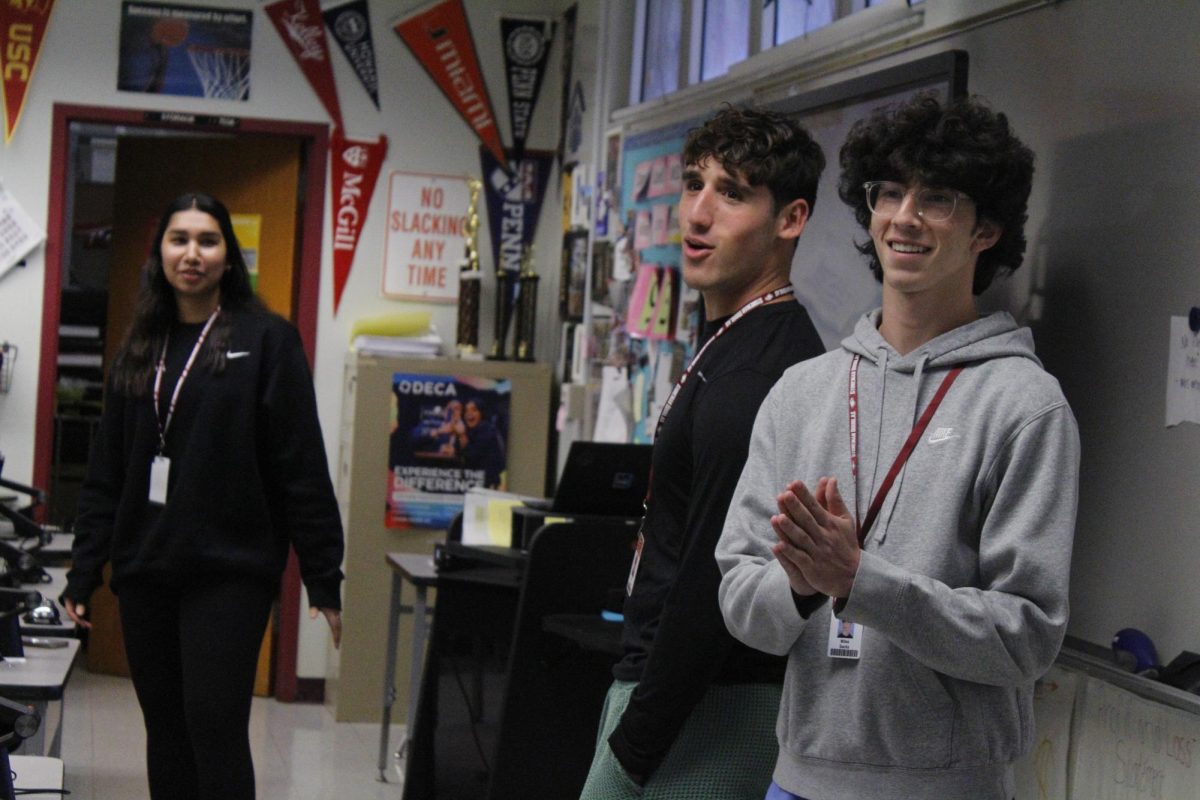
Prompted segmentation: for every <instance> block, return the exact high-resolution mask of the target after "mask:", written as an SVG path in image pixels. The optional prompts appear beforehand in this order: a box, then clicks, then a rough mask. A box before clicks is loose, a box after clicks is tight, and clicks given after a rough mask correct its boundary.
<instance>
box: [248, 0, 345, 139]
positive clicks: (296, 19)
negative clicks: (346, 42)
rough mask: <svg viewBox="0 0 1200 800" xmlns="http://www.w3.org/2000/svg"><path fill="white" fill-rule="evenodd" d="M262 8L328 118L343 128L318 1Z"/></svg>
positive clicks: (288, 0)
mask: <svg viewBox="0 0 1200 800" xmlns="http://www.w3.org/2000/svg"><path fill="white" fill-rule="evenodd" d="M263 11H266V12H267V17H268V18H269V19H270V20H271V24H273V25H274V26H275V30H277V31H279V36H280V38H282V39H283V43H284V44H285V45H287V48H288V51H289V52H291V54H292V57H293V58H294V59H296V63H297V64H298V65H299V66H300V70H301V71H302V72H303V73H304V76H305V77H306V78H308V83H309V85H310V86H312V88H313V91H314V92H316V93H317V98H318V99H319V100H320V101H321V105H323V106H325V111H326V112H327V113H328V114H329V118H330V119H332V120H333V123H334V124H335V125H336V126H337V127H338V128H339V129H343V128H345V125H343V124H342V108H341V106H340V105H339V103H338V96H337V86H336V85H335V84H334V82H333V65H332V64H331V63H330V61H329V44H328V42H327V41H326V40H325V26H324V25H323V24H322V17H321V6H320V4H319V3H318V0H278V2H275V3H268V4H267V5H265V6H263Z"/></svg>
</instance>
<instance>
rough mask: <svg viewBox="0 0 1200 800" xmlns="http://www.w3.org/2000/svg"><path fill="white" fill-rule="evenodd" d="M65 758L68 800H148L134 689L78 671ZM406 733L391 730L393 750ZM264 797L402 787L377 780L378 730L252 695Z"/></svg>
mask: <svg viewBox="0 0 1200 800" xmlns="http://www.w3.org/2000/svg"><path fill="white" fill-rule="evenodd" d="M64 713H65V720H64V723H65V726H64V728H63V744H62V757H63V762H64V764H65V767H66V780H65V784H66V788H67V789H70V790H71V800H147V798H148V797H149V792H148V790H147V788H146V770H145V764H144V758H145V732H144V730H143V728H142V718H141V711H140V710H139V709H138V705H137V698H136V697H135V696H134V693H133V684H131V683H130V682H129V680H127V679H125V678H115V677H111V676H108V675H94V674H92V673H90V672H88V671H87V668H86V667H83V666H81V665H80V666H77V667H76V669H75V672H74V673H73V674H72V675H71V680H70V682H69V683H68V684H67V690H66V697H65V705H64ZM402 731H403V726H402V725H394V726H393V727H392V733H391V739H390V748H389V749H390V750H391V751H392V752H395V747H396V745H397V744H398V742H399V740H400V734H401V732H402ZM250 746H251V748H252V750H253V753H254V766H255V772H256V775H257V783H258V796H259V798H262V800H329V798H331V797H347V798H355V800H399V798H400V795H401V786H400V784H399V782H398V778H397V776H396V771H395V769H394V768H392V767H391V765H389V771H388V780H389V781H391V782H390V783H379V782H378V781H377V780H376V778H377V777H378V771H377V770H376V766H375V765H376V759H377V758H378V754H379V725H378V724H372V723H362V724H356V723H337V722H334V719H333V714H332V713H331V712H330V711H329V710H328V709H326V708H325V707H324V706H322V705H315V704H306V703H280V702H278V701H276V700H273V699H267V698H260V697H256V698H254V703H253V708H252V710H251V712H250Z"/></svg>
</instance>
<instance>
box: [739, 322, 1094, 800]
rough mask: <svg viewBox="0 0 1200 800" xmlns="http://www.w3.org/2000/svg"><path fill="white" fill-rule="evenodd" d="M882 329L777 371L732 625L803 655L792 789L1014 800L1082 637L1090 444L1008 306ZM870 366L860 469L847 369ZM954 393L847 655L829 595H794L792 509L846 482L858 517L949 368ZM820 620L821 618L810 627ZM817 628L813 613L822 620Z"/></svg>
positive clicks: (889, 533) (872, 325)
mask: <svg viewBox="0 0 1200 800" xmlns="http://www.w3.org/2000/svg"><path fill="white" fill-rule="evenodd" d="M879 317H880V312H879V311H875V312H872V313H870V314H867V315H865V316H864V317H863V318H862V319H861V320H860V321H859V323H858V325H857V327H856V328H855V331H854V335H853V336H850V337H847V338H846V339H845V340H844V341H843V342H842V349H841V350H834V351H831V352H829V353H826V354H825V355H823V356H820V357H818V358H815V359H812V360H809V361H805V362H802V363H800V364H798V365H796V366H794V367H792V368H791V369H789V370H788V371H787V372H785V373H784V375H783V377H782V378H780V380H779V382H778V383H777V384H776V385H775V387H774V388H773V389H772V390H771V392H770V394H768V396H767V398H766V400H765V401H764V402H763V404H762V407H761V408H760V410H759V413H758V417H757V419H756V422H755V425H754V434H753V438H752V439H751V444H750V452H749V456H748V457H747V460H746V465H745V468H744V470H743V471H742V476H741V479H740V481H739V483H738V487H737V489H736V491H735V493H734V497H733V502H732V503H731V504H730V507H729V513H728V516H727V517H726V521H725V528H724V531H723V533H722V536H721V540H720V543H719V544H718V546H717V550H716V557H717V562H718V564H719V566H720V568H721V572H722V574H723V578H722V581H721V588H720V603H721V610H722V613H723V614H724V617H725V623H726V625H727V626H728V627H729V630H730V632H731V633H732V634H733V635H734V636H735V637H737V638H738V639H740V640H741V641H743V642H745V643H746V644H748V645H750V646H752V647H756V648H758V649H760V650H764V651H766V652H769V653H778V654H788V655H789V661H788V669H787V677H786V680H785V683H784V697H783V702H782V705H781V708H780V713H779V720H778V723H777V734H778V737H779V745H780V752H779V758H778V762H777V764H776V768H775V780H776V781H777V782H778V783H779V784H780V785H781V786H783V787H784V788H786V789H788V790H789V791H792V792H794V793H797V794H799V795H801V796H803V797H806V798H808V799H809V800H840V799H841V798H846V799H847V800H849V799H851V798H853V800H919V798H930V799H931V800H932V799H933V798H936V799H937V800H950V799H952V798H963V800H968V799H969V800H991V798H996V800H1008V799H1009V798H1011V797H1012V796H1013V791H1012V776H1011V765H1012V762H1013V761H1014V760H1015V759H1016V758H1018V757H1019V756H1021V755H1022V754H1024V753H1025V752H1027V751H1028V750H1029V748H1030V745H1031V740H1032V736H1033V711H1032V698H1033V684H1034V681H1035V680H1036V679H1037V678H1038V677H1040V676H1041V675H1042V674H1043V673H1044V672H1045V671H1046V670H1047V669H1048V668H1049V667H1050V665H1051V664H1052V663H1053V661H1054V658H1055V656H1056V655H1057V653H1058V650H1059V646H1060V645H1061V643H1062V638H1063V635H1064V633H1065V631H1066V626H1067V584H1068V576H1069V572H1070V565H1071V544H1072V538H1073V536H1074V530H1075V510H1076V502H1077V495H1078V473H1079V436H1078V431H1077V428H1076V425H1075V419H1074V417H1073V415H1072V414H1071V410H1070V408H1069V407H1068V406H1067V402H1066V400H1065V399H1064V398H1063V395H1062V392H1061V390H1060V389H1059V386H1058V382H1057V381H1056V380H1055V379H1054V378H1053V377H1051V376H1050V375H1049V374H1048V373H1047V372H1045V370H1043V369H1042V366H1041V363H1040V362H1039V361H1038V360H1037V358H1036V356H1034V354H1033V337H1032V335H1031V334H1030V332H1029V330H1028V329H1027V328H1020V327H1018V326H1017V324H1016V323H1015V322H1014V321H1013V319H1012V317H1010V316H1009V315H1008V314H1005V313H995V314H990V315H988V316H985V317H981V318H979V319H977V320H976V321H974V322H971V323H969V324H967V325H964V326H962V327H960V328H956V329H955V330H952V331H950V332H948V333H945V334H943V335H941V336H939V337H937V338H935V339H933V340H931V341H929V342H927V343H926V344H924V345H923V346H921V347H919V348H918V349H916V350H915V351H913V352H911V353H908V354H906V355H904V356H901V355H899V354H898V353H897V352H896V350H894V349H893V348H892V347H891V346H890V345H889V344H888V343H887V342H886V341H884V339H883V338H882V337H881V336H880V335H879V331H878V325H879ZM854 354H858V355H860V356H862V358H861V361H860V364H859V369H858V465H859V468H858V477H857V480H856V479H855V478H854V477H853V476H852V473H851V463H850V437H849V410H848V405H849V403H848V400H849V397H848V392H849V373H850V364H851V359H852V357H853V355H854ZM955 366H963V367H964V370H963V372H962V373H961V374H960V375H959V377H958V379H957V381H956V382H955V383H954V384H953V385H952V386H951V387H950V390H949V392H948V393H947V394H946V396H945V398H944V400H943V401H942V404H941V406H940V407H939V408H938V409H937V412H936V414H935V415H934V417H933V419H932V420H931V422H930V423H929V427H928V428H927V429H926V430H925V432H924V433H923V434H922V436H921V439H920V442H919V444H918V445H917V446H916V449H915V450H914V451H913V453H912V455H911V457H910V458H909V460H908V462H907V463H906V465H905V466H904V468H903V470H902V472H901V473H900V474H899V476H898V477H897V479H896V481H895V483H894V484H893V486H892V488H891V491H890V492H889V493H888V496H887V497H886V498H885V500H884V503H883V506H882V509H881V510H880V513H879V517H878V519H877V520H876V522H875V524H874V526H873V528H872V529H871V531H870V533H869V535H868V537H867V540H866V543H865V546H864V550H863V552H862V554H861V562H860V565H859V569H858V573H857V575H856V576H855V579H854V586H853V589H852V590H851V592H850V595H849V597H847V598H845V602H844V607H842V606H841V605H840V604H839V610H840V611H839V613H840V618H841V619H843V620H849V621H852V622H856V623H860V624H861V625H862V626H864V627H865V632H864V636H863V640H862V648H861V649H862V652H861V657H860V658H859V659H857V660H850V659H843V658H833V657H831V656H830V639H829V628H830V614H831V609H830V606H831V604H830V603H823V604H821V605H819V606H816V607H815V608H814V605H815V604H814V603H812V602H809V603H804V602H800V600H801V599H800V598H797V597H795V596H794V595H793V593H792V591H791V587H790V585H789V583H788V579H787V576H786V574H785V573H784V571H783V568H782V567H781V566H780V565H779V563H778V562H777V561H776V560H775V557H774V555H773V554H772V553H771V546H772V545H773V544H774V543H775V542H776V541H777V540H776V537H775V534H774V532H773V531H772V529H771V523H770V517H771V515H772V514H775V513H778V512H777V508H776V501H775V498H776V496H777V495H778V494H779V493H780V492H781V491H783V489H784V487H785V486H786V485H787V484H788V483H789V482H790V481H792V480H795V479H799V480H803V481H805V483H806V484H808V485H809V486H810V487H815V486H816V483H817V480H818V478H820V477H822V476H831V477H836V478H837V481H838V486H839V487H840V489H841V494H842V497H843V499H844V500H845V502H846V505H847V507H848V508H850V509H851V511H852V513H854V512H856V513H857V515H858V518H859V519H862V518H863V517H865V515H866V511H867V507H868V506H869V504H870V501H871V498H873V497H874V494H875V492H876V487H878V486H879V485H880V484H881V483H882V482H883V479H884V476H886V474H887V472H888V470H889V468H890V467H891V466H892V462H893V460H894V459H895V457H896V454H897V453H899V451H900V448H901V446H902V445H903V443H904V440H905V439H906V438H907V437H908V435H909V432H910V431H911V430H912V428H913V425H914V424H915V423H916V421H917V419H918V417H919V416H920V414H921V412H922V411H923V410H924V409H925V407H926V406H927V405H928V404H929V401H930V399H931V398H932V397H933V395H934V393H935V392H936V391H937V389H938V387H939V385H940V384H941V382H942V379H943V377H944V376H945V375H946V373H947V372H948V371H949V370H950V369H951V368H953V367H955ZM800 609H803V611H804V613H801V610H800ZM806 615H807V616H806Z"/></svg>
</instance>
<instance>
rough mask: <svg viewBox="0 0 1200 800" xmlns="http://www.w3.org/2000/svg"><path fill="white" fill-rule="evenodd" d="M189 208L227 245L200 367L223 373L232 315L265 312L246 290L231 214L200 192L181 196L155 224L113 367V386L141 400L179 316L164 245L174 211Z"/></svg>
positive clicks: (245, 271)
mask: <svg viewBox="0 0 1200 800" xmlns="http://www.w3.org/2000/svg"><path fill="white" fill-rule="evenodd" d="M191 209H194V210H196V211H203V212H204V213H205V214H208V215H209V216H210V217H212V218H213V219H214V220H216V222H217V227H219V228H220V229H221V236H222V238H224V240H225V262H226V264H228V267H229V268H228V269H226V270H225V274H224V275H222V276H221V313H220V314H219V315H218V316H217V319H216V322H214V323H213V327H212V329H211V330H210V331H209V334H208V339H207V340H205V343H204V351H203V355H202V361H201V363H203V364H206V365H208V367H209V368H210V369H211V370H212V371H213V372H221V371H222V370H224V369H225V351H226V350H227V349H228V345H229V322H230V315H231V314H232V313H233V312H236V311H266V306H264V305H263V303H262V301H261V300H259V299H258V297H257V296H255V294H254V290H253V289H251V287H250V271H249V270H248V269H247V268H246V261H245V259H243V258H242V248H241V247H240V246H239V245H238V240H237V235H236V234H235V233H234V232H233V223H232V221H230V219H229V210H228V209H226V208H225V206H224V205H223V204H222V203H221V201H220V200H218V199H217V198H215V197H213V196H212V195H209V194H205V193H203V192H186V193H184V194H181V195H179V197H176V198H175V199H174V200H172V201H171V203H170V204H169V205H168V206H167V207H166V209H164V210H163V213H162V217H161V218H160V219H159V221H158V228H157V230H155V232H154V239H153V240H151V244H150V255H149V257H148V258H147V259H146V263H145V265H144V266H143V267H142V276H141V286H140V288H139V289H138V298H137V306H136V307H135V308H134V312H133V322H132V323H131V324H130V326H129V330H128V331H127V332H126V334H125V339H124V341H122V342H121V348H120V349H119V350H118V351H117V357H116V359H115V361H114V363H113V370H112V377H113V385H114V386H115V387H116V388H117V390H118V391H120V392H122V393H123V394H127V395H141V394H144V393H145V392H146V389H147V387H148V386H149V385H150V376H151V375H153V374H154V369H155V366H156V364H157V362H158V356H159V354H160V353H161V352H162V348H163V345H164V344H165V343H166V341H167V334H168V333H169V332H170V330H171V326H172V325H173V324H174V323H175V321H176V320H177V319H178V317H179V309H178V307H177V306H176V304H175V290H174V289H172V288H171V284H169V283H167V278H166V276H165V275H164V274H163V264H162V240H163V236H164V235H165V233H166V230H167V225H169V224H170V222H171V218H172V217H173V216H175V214H176V212H179V211H187V210H191Z"/></svg>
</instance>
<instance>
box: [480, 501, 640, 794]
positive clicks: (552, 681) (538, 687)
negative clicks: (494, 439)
mask: <svg viewBox="0 0 1200 800" xmlns="http://www.w3.org/2000/svg"><path fill="white" fill-rule="evenodd" d="M636 538H637V527H636V525H635V524H634V522H633V521H629V520H624V519H620V518H607V519H594V518H593V519H592V520H589V521H586V522H585V521H576V522H568V523H556V524H552V525H546V526H544V527H542V528H541V529H539V530H538V532H537V533H536V534H535V535H534V537H533V540H532V542H531V544H530V548H529V562H528V565H527V567H526V573H525V580H524V582H523V586H522V589H521V595H520V599H519V601H518V608H517V622H516V628H515V630H514V632H513V639H512V649H511V651H510V656H509V667H508V675H507V686H506V687H505V690H504V694H503V706H502V708H501V711H500V727H499V731H498V737H497V745H496V753H495V759H494V762H493V766H492V770H491V777H490V783H489V787H488V793H487V797H488V798H489V800H517V799H518V798H520V800H527V798H531V797H536V798H538V799H539V800H556V798H563V800H575V799H576V798H578V797H579V791H580V789H582V788H583V784H584V781H585V780H586V778H587V773H588V768H589V767H590V765H591V761H592V755H593V752H594V751H595V746H596V731H597V727H598V725H599V723H600V711H601V708H602V706H603V704H604V697H605V693H606V692H607V690H608V687H609V686H610V685H611V684H612V671H611V670H612V665H613V664H614V663H615V661H616V660H617V656H616V655H615V654H614V651H613V649H612V648H611V647H610V648H605V649H603V650H602V649H600V648H595V647H587V646H580V645H579V644H577V643H575V642H572V641H570V640H569V639H567V638H564V637H563V636H562V635H559V634H556V633H550V632H548V631H547V630H546V629H545V628H546V620H547V618H558V619H560V620H561V619H563V618H570V617H572V616H575V617H577V619H578V620H579V622H580V623H584V624H585V625H584V627H588V626H587V625H586V623H591V622H596V623H600V622H601V619H600V612H601V611H603V610H605V609H606V608H611V605H612V602H613V599H614V598H616V599H617V600H618V601H619V599H620V598H621V597H622V596H623V588H624V586H625V581H626V578H627V577H628V575H629V566H630V564H631V562H632V559H633V544H634V541H635V540H636ZM590 627H594V626H590ZM607 627H609V628H610V632H611V635H612V637H613V639H614V641H613V644H616V641H617V639H616V637H619V631H620V625H619V624H617V623H608V626H607ZM617 652H619V648H618V650H617Z"/></svg>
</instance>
